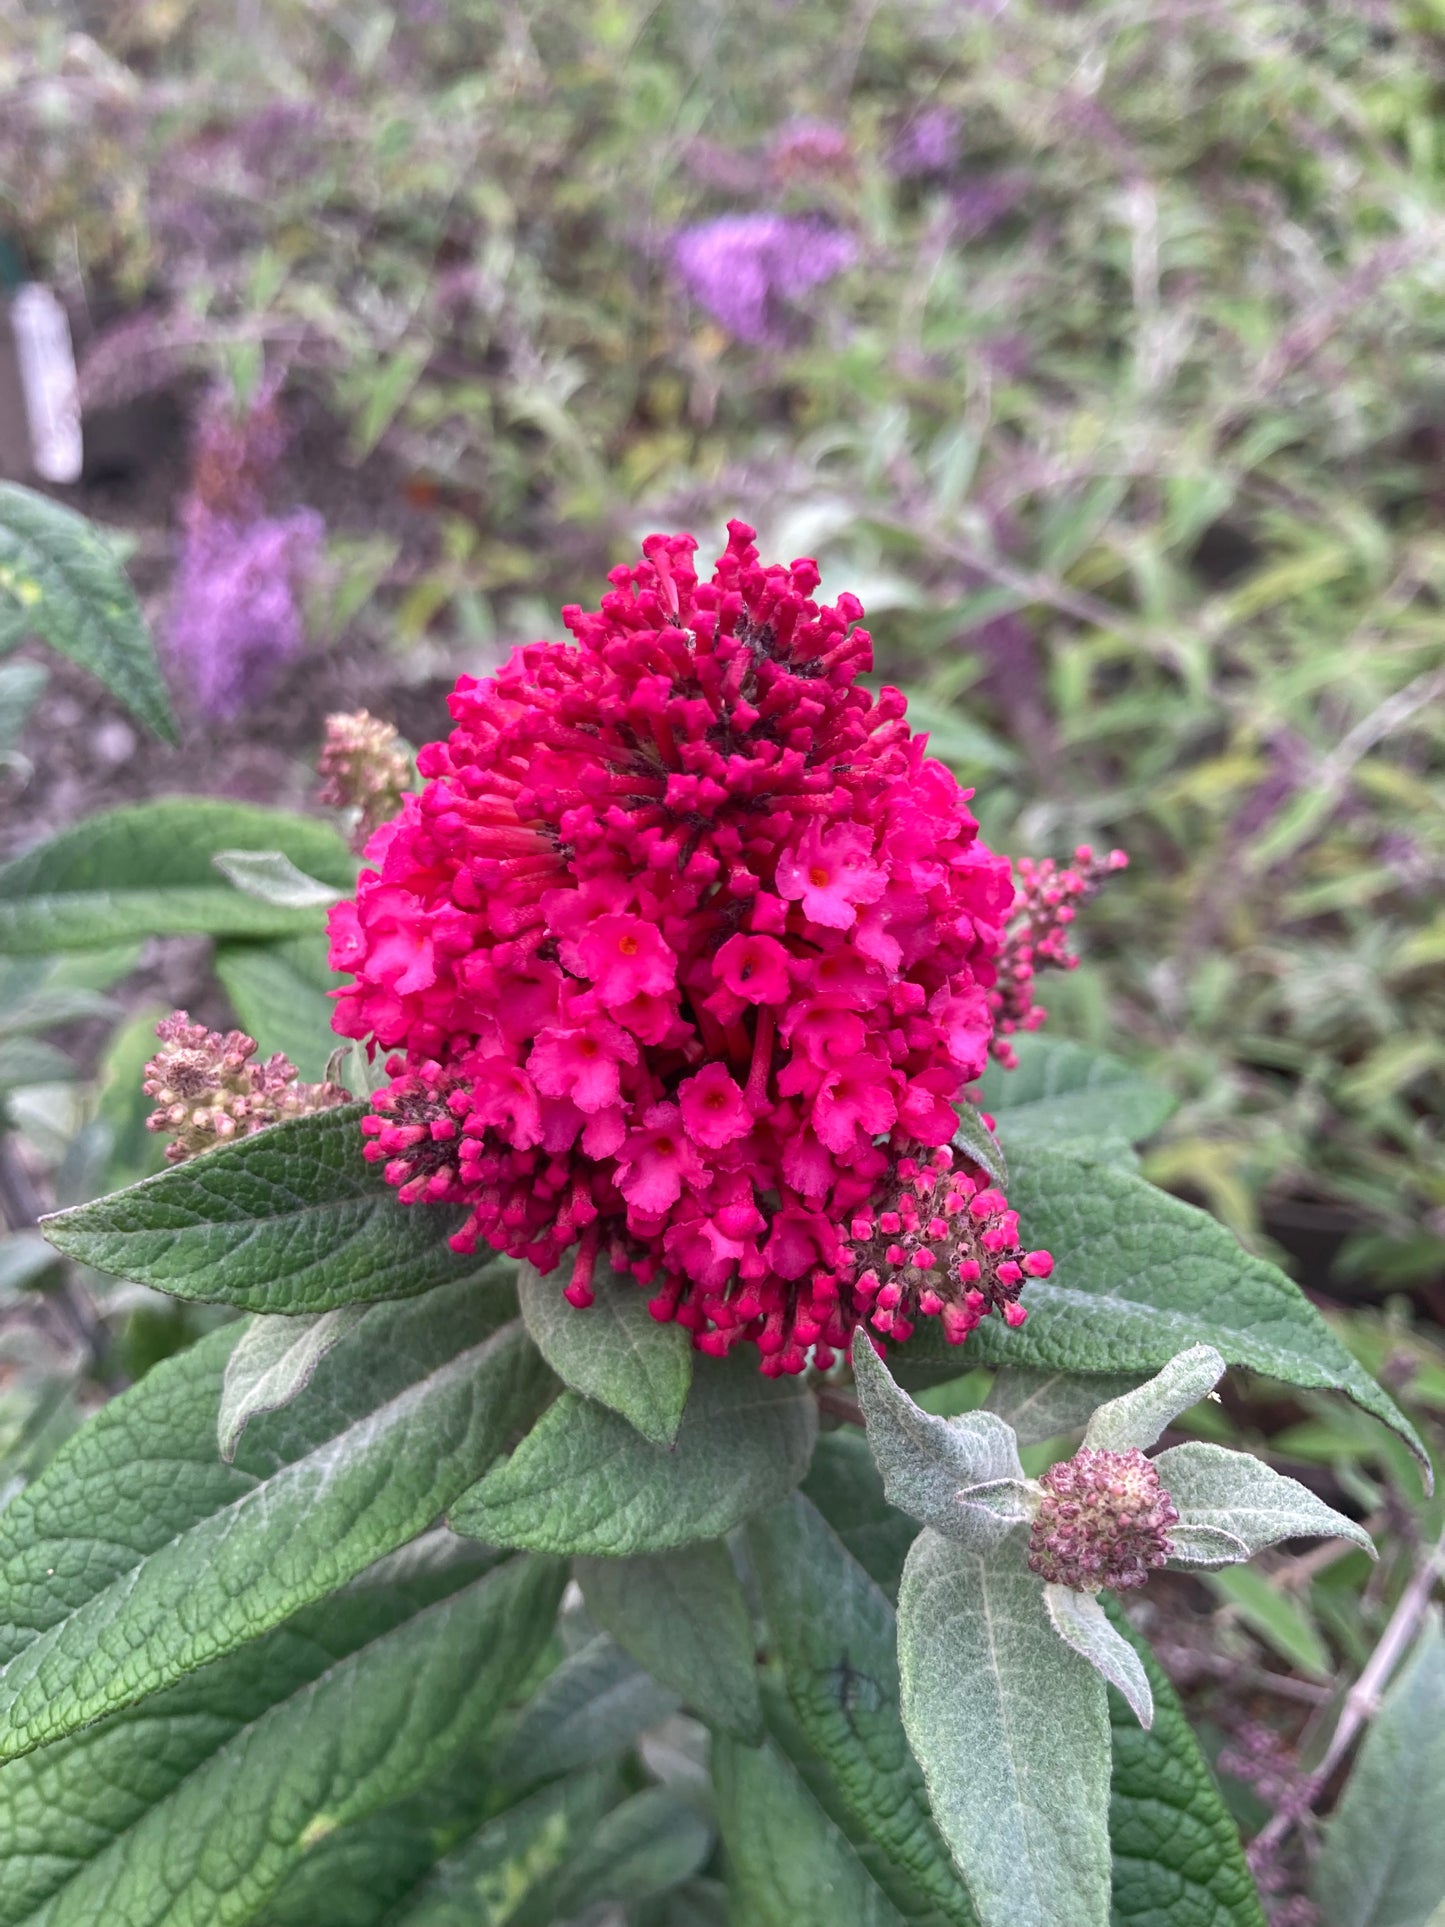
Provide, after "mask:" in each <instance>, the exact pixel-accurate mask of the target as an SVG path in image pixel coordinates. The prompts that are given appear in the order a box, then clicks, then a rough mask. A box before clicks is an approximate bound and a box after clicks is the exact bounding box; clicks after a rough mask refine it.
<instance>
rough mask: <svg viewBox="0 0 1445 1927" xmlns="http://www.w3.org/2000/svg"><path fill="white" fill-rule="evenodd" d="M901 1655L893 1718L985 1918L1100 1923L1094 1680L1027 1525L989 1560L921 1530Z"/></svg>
mask: <svg viewBox="0 0 1445 1927" xmlns="http://www.w3.org/2000/svg"><path fill="white" fill-rule="evenodd" d="M898 1660H899V1668H900V1672H901V1674H902V1684H903V1720H904V1725H905V1727H906V1728H907V1731H908V1737H909V1740H910V1741H911V1742H912V1746H913V1751H914V1753H915V1755H916V1756H917V1758H918V1762H919V1764H920V1765H921V1766H922V1768H923V1773H924V1778H925V1779H926V1781H927V1783H928V1792H929V1798H930V1800H931V1802H932V1805H933V1812H934V1817H935V1819H936V1820H937V1821H938V1825H939V1828H940V1830H941V1831H942V1833H943V1836H944V1838H945V1839H946V1840H947V1841H948V1844H949V1846H950V1848H951V1849H952V1852H953V1856H954V1859H955V1860H956V1861H957V1862H958V1865H959V1868H960V1870H961V1872H962V1873H963V1876H964V1879H965V1880H966V1881H967V1883H968V1889H969V1893H970V1894H971V1895H972V1897H973V1904H974V1908H975V1910H976V1911H977V1914H978V1917H979V1920H980V1922H981V1923H982V1927H1019V1923H1020V1922H1022V1921H1037V1922H1040V1923H1042V1922H1047V1923H1048V1927H1106V1923H1107V1922H1108V1919H1109V1838H1108V1809H1109V1723H1108V1712H1107V1705H1106V1700H1105V1689H1104V1682H1103V1680H1102V1679H1101V1678H1100V1677H1099V1675H1098V1674H1097V1673H1096V1672H1095V1671H1094V1669H1093V1667H1092V1666H1090V1665H1089V1664H1088V1662H1087V1661H1086V1660H1084V1659H1081V1658H1080V1656H1079V1655H1078V1654H1077V1653H1075V1652H1073V1651H1071V1650H1070V1648H1069V1647H1068V1646H1066V1645H1065V1644H1064V1642H1063V1640H1061V1639H1060V1638H1059V1635H1058V1633H1057V1632H1056V1631H1055V1629H1054V1626H1053V1624H1052V1622H1051V1621H1050V1618H1049V1615H1048V1611H1047V1608H1046V1607H1045V1605H1044V1600H1043V1588H1042V1587H1041V1586H1040V1584H1039V1582H1038V1580H1037V1579H1036V1578H1035V1577H1034V1575H1033V1574H1032V1573H1031V1572H1030V1571H1029V1570H1028V1567H1027V1565H1026V1564H1025V1562H1024V1546H1023V1535H1022V1534H1020V1533H1012V1534H1010V1535H1009V1537H1008V1538H1007V1539H1005V1540H1003V1541H1002V1542H1001V1543H1000V1544H999V1545H997V1546H995V1547H993V1548H992V1549H991V1550H989V1551H988V1552H987V1553H979V1552H976V1551H973V1550H971V1549H970V1548H968V1547H967V1546H963V1545H960V1544H958V1543H957V1542H955V1541H953V1540H951V1539H946V1538H944V1537H943V1536H942V1535H941V1534H940V1533H937V1532H932V1531H925V1532H923V1533H922V1534H921V1535H920V1536H919V1539H918V1542H917V1544H916V1545H915V1546H914V1548H913V1550H912V1552H911V1553H910V1554H909V1555H908V1564H907V1566H906V1567H905V1569H904V1574H903V1585H902V1588H901V1590H900V1592H899V1598H898ZM980 1761H987V1763H988V1768H987V1771H985V1772H980V1771H979V1770H978V1766H979V1762H980Z"/></svg>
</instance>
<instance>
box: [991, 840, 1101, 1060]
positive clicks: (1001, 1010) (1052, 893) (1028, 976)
mask: <svg viewBox="0 0 1445 1927" xmlns="http://www.w3.org/2000/svg"><path fill="white" fill-rule="evenodd" d="M1128 865H1129V859H1128V857H1127V856H1126V855H1125V853H1124V851H1123V850H1110V851H1109V853H1108V855H1107V856H1097V855H1095V853H1094V851H1093V850H1092V849H1091V848H1090V847H1089V845H1088V844H1087V843H1081V844H1080V845H1079V847H1078V849H1077V850H1075V852H1074V860H1073V863H1072V864H1071V865H1069V867H1068V868H1067V869H1060V867H1059V866H1058V864H1056V863H1055V862H1054V860H1053V858H1052V857H1045V858H1044V859H1043V861H1042V862H1039V863H1035V862H1034V861H1033V860H1032V859H1031V858H1029V857H1026V856H1025V857H1020V858H1019V860H1018V862H1017V864H1016V865H1015V872H1016V878H1017V884H1018V894H1017V896H1016V897H1015V898H1014V905H1013V914H1012V916H1011V917H1010V919H1009V926H1008V931H1007V934H1006V937H1005V940H1004V947H1003V954H1002V956H1001V957H1000V958H999V965H998V982H997V984H996V985H995V986H994V989H993V992H992V994H991V996H990V999H989V1002H990V1005H991V1007H992V1009H993V1013H994V1023H995V1025H996V1027H997V1030H998V1033H999V1035H998V1039H997V1041H996V1042H995V1045H994V1055H995V1056H996V1057H997V1058H998V1060H999V1062H1000V1063H1002V1064H1005V1065H1011V1064H1012V1063H1013V1062H1014V1061H1015V1060H1014V1055H1013V1052H1012V1050H1011V1049H1010V1048H1009V1046H1008V1045H1007V1044H1006V1043H1004V1042H1003V1039H1004V1038H1005V1037H1007V1036H1008V1035H1009V1034H1010V1033H1011V1032H1013V1031H1019V1030H1037V1029H1038V1028H1039V1025H1040V1024H1042V1023H1043V1022H1044V1020H1045V1018H1046V1017H1047V1016H1048V1012H1047V1011H1046V1010H1045V1009H1044V1007H1043V1005H1042V1004H1036V1003H1035V1002H1034V976H1035V973H1036V972H1038V971H1040V970H1077V968H1078V965H1079V959H1078V958H1077V956H1075V955H1074V953H1073V952H1072V951H1071V950H1070V949H1069V935H1070V930H1069V926H1070V924H1072V922H1073V921H1074V917H1075V916H1076V914H1077V912H1078V906H1079V905H1080V904H1081V903H1083V902H1085V901H1086V900H1087V899H1088V898H1089V897H1091V896H1093V895H1094V893H1095V892H1096V891H1097V890H1098V889H1099V888H1100V886H1101V885H1102V884H1103V883H1104V881H1105V880H1106V879H1107V878H1108V877H1109V876H1111V875H1112V874H1113V873H1114V871H1116V870H1124V869H1127V868H1128Z"/></svg>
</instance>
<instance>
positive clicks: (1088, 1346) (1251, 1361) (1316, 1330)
mask: <svg viewBox="0 0 1445 1927" xmlns="http://www.w3.org/2000/svg"><path fill="white" fill-rule="evenodd" d="M1009 1202H1010V1204H1011V1205H1013V1207H1014V1208H1015V1209H1016V1210H1017V1212H1018V1213H1019V1216H1020V1218H1021V1219H1022V1221H1023V1230H1024V1234H1025V1237H1026V1239H1027V1241H1028V1242H1029V1243H1030V1244H1038V1245H1043V1246H1045V1247H1046V1248H1047V1249H1048V1250H1050V1251H1051V1252H1052V1253H1053V1255H1054V1271H1053V1274H1052V1276H1051V1277H1048V1278H1033V1279H1030V1280H1029V1281H1028V1284H1027V1286H1026V1287H1025V1290H1024V1296H1023V1302H1024V1304H1025V1305H1026V1306H1027V1307H1028V1313H1029V1316H1028V1322H1027V1323H1026V1324H1025V1325H1022V1326H1020V1328H1019V1329H1018V1330H1017V1331H1010V1330H1009V1329H1008V1328H1007V1326H1005V1325H1004V1323H1003V1321H1002V1320H1001V1319H998V1318H986V1319H985V1320H984V1322H983V1323H982V1324H981V1325H980V1326H979V1328H978V1330H977V1331H975V1332H974V1333H973V1335H972V1336H971V1337H970V1339H969V1341H968V1344H969V1349H970V1350H971V1351H972V1352H973V1362H974V1363H980V1364H996V1365H1029V1366H1034V1367H1048V1368H1051V1369H1054V1370H1062V1371H1067V1372H1139V1371H1157V1370H1159V1368H1160V1367H1161V1366H1163V1365H1166V1364H1167V1363H1168V1362H1169V1360H1170V1359H1172V1358H1173V1357H1174V1356H1175V1354H1176V1353H1178V1352H1182V1351H1183V1350H1184V1349H1185V1348H1186V1347H1187V1346H1191V1345H1201V1344H1202V1345H1212V1346H1213V1347H1214V1348H1215V1350H1216V1351H1218V1352H1220V1353H1222V1354H1223V1356H1224V1358H1225V1360H1226V1361H1227V1363H1229V1364H1231V1365H1245V1366H1248V1367H1249V1368H1250V1369H1251V1370H1253V1371H1256V1372H1263V1373H1264V1374H1266V1375H1267V1376H1268V1377H1270V1378H1277V1379H1282V1380H1283V1381H1284V1382H1285V1383H1286V1384H1287V1385H1300V1386H1306V1387H1309V1388H1311V1389H1331V1390H1335V1391H1342V1392H1345V1393H1347V1394H1348V1395H1349V1397H1350V1398H1352V1399H1353V1400H1354V1401H1355V1403H1356V1404H1357V1405H1360V1406H1362V1407H1363V1408H1364V1409H1365V1411H1367V1412H1372V1413H1373V1414H1374V1415H1375V1417H1376V1418H1380V1419H1383V1420H1384V1421H1385V1423H1386V1424H1387V1425H1390V1426H1393V1428H1394V1429H1395V1431H1397V1432H1398V1433H1399V1434H1400V1436H1401V1437H1402V1438H1403V1439H1404V1440H1405V1441H1406V1443H1407V1444H1408V1445H1409V1446H1410V1448H1411V1449H1412V1451H1414V1452H1415V1453H1416V1454H1417V1455H1418V1456H1419V1457H1420V1460H1421V1463H1422V1465H1423V1464H1425V1463H1426V1461H1425V1455H1424V1448H1423V1446H1422V1445H1421V1443H1420V1440H1419V1437H1418V1435H1417V1434H1416V1432H1415V1429H1414V1427H1413V1426H1412V1425H1411V1424H1410V1421H1409V1420H1408V1419H1407V1418H1405V1417H1404V1415H1403V1414H1402V1413H1401V1412H1400V1411H1399V1409H1398V1408H1397V1407H1396V1405H1395V1404H1394V1402H1393V1401H1392V1400H1391V1399H1390V1398H1388V1397H1387V1396H1386V1394H1385V1393H1384V1392H1383V1391H1381V1389H1380V1387H1379V1386H1378V1385H1377V1384H1376V1383H1375V1382H1374V1380H1373V1379H1372V1378H1370V1377H1369V1375H1368V1374H1367V1373H1366V1372H1365V1371H1363V1370H1362V1369H1361V1367H1360V1366H1359V1365H1358V1364H1357V1363H1356V1362H1355V1360H1354V1359H1353V1358H1352V1357H1351V1355H1350V1354H1349V1352H1348V1351H1346V1349H1345V1347H1344V1346H1343V1345H1342V1344H1341V1343H1340V1341H1339V1339H1337V1338H1336V1337H1335V1335H1334V1333H1333V1332H1332V1331H1331V1330H1330V1328H1329V1326H1328V1325H1326V1323H1325V1322H1324V1320H1323V1319H1322V1318H1321V1317H1320V1315H1319V1313H1318V1312H1317V1311H1316V1310H1315V1308H1314V1306H1313V1305H1311V1304H1310V1302H1309V1300H1308V1299H1307V1298H1306V1297H1305V1295H1304V1293H1303V1292H1302V1291H1301V1290H1300V1289H1299V1287H1298V1285H1296V1284H1294V1283H1292V1282H1291V1280H1290V1279H1288V1278H1286V1277H1285V1275H1284V1273H1283V1272H1282V1271H1280V1270H1279V1269H1278V1268H1277V1267H1276V1266H1274V1265H1271V1264H1267V1263H1266V1262H1265V1261H1264V1259H1262V1258H1252V1257H1250V1256H1249V1254H1248V1253H1247V1252H1245V1251H1242V1250H1241V1249H1240V1247H1239V1245H1238V1243H1237V1242H1236V1240H1235V1239H1234V1238H1233V1237H1232V1236H1231V1235H1230V1233H1229V1232H1228V1231H1226V1230H1225V1228H1224V1226H1223V1225H1221V1224H1218V1223H1216V1221H1215V1220H1214V1219H1213V1218H1211V1217H1210V1216H1209V1215H1208V1214H1207V1213H1206V1212H1203V1211H1197V1210H1195V1208H1194V1207H1193V1206H1192V1205H1188V1204H1183V1203H1181V1201H1180V1200H1179V1199H1178V1198H1172V1197H1170V1196H1168V1195H1167V1193H1165V1192H1163V1191H1159V1190H1156V1189H1155V1187H1154V1186H1153V1185H1151V1184H1147V1183H1145V1181H1144V1180H1143V1179H1142V1178H1139V1177H1135V1176H1133V1175H1132V1174H1131V1173H1129V1172H1127V1171H1118V1170H1115V1169H1113V1168H1111V1167H1110V1166H1108V1165H1103V1164H1098V1163H1095V1162H1094V1161H1093V1160H1091V1159H1089V1158H1087V1157H1083V1156H1079V1155H1076V1154H1075V1153H1073V1152H1071V1151H1059V1150H1044V1149H1035V1150H1030V1152H1029V1153H1028V1155H1027V1157H1021V1158H1019V1159H1018V1161H1017V1163H1016V1164H1015V1167H1014V1170H1013V1175H1012V1179H1011V1181H1010V1184H1009ZM916 1343H917V1341H916V1340H910V1346H911V1345H913V1344H916ZM903 1355H904V1356H906V1355H907V1348H905V1351H904V1354H903Z"/></svg>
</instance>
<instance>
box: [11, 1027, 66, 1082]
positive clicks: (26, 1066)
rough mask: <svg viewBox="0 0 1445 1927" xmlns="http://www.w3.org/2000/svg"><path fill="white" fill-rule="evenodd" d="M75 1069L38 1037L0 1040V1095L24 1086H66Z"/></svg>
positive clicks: (61, 1052) (63, 1054) (62, 1054)
mask: <svg viewBox="0 0 1445 1927" xmlns="http://www.w3.org/2000/svg"><path fill="white" fill-rule="evenodd" d="M74 1076H75V1066H74V1064H72V1063H71V1061H70V1059H69V1058H68V1057H67V1056H66V1054H65V1052H64V1051H63V1050H57V1049H56V1048H55V1046H54V1044H47V1043H46V1042H45V1040H44V1038H42V1037H3V1038H0V1095H3V1094H4V1093H5V1092H6V1091H18V1090H20V1089H22V1088H23V1087H24V1086H25V1085H26V1084H68V1083H69V1082H70V1080H71V1079H72V1078H73V1077H74Z"/></svg>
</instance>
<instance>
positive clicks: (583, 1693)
mask: <svg viewBox="0 0 1445 1927" xmlns="http://www.w3.org/2000/svg"><path fill="white" fill-rule="evenodd" d="M676 1709H677V1699H676V1696H675V1695H674V1694H672V1693H670V1692H668V1691H667V1689H666V1688H665V1687H663V1686H660V1685H659V1684H658V1682H657V1681H656V1680H655V1679H654V1678H653V1677H652V1675H651V1674H650V1673H648V1672H645V1671H644V1670H643V1668H642V1667H641V1666H639V1665H638V1664H637V1662H636V1660H635V1659H633V1658H632V1656H631V1654H629V1653H626V1652H624V1651H623V1649H622V1648H621V1647H620V1646H619V1645H618V1644H617V1643H616V1641H615V1640H612V1639H609V1638H608V1636H607V1634H606V1633H598V1634H597V1635H596V1637H595V1638H593V1639H589V1640H588V1641H587V1643H586V1645H585V1646H581V1647H579V1648H578V1650H577V1651H576V1652H575V1653H572V1654H569V1656H568V1657H567V1658H566V1659H564V1660H563V1661H562V1663H561V1665H560V1666H558V1667H556V1668H555V1669H554V1670H553V1671H552V1672H550V1673H549V1674H548V1675H547V1677H546V1679H545V1680H544V1681H543V1682H542V1685H541V1686H540V1688H539V1689H538V1691H537V1692H536V1694H535V1695H534V1696H533V1698H532V1699H531V1700H530V1701H529V1702H528V1703H527V1705H526V1707H524V1709H523V1711H522V1713H521V1716H520V1718H519V1719H518V1721H517V1723H516V1726H515V1727H514V1728H513V1731H512V1733H511V1735H510V1737H509V1738H508V1740H507V1744H506V1746H505V1748H504V1749H503V1751H502V1753H501V1756H500V1757H499V1758H498V1760H497V1765H496V1771H497V1775H498V1777H499V1778H500V1779H503V1780H512V1781H515V1782H517V1783H518V1784H526V1783H528V1782H531V1781H535V1780H547V1779H551V1778H552V1776H553V1775H554V1774H558V1773H570V1772H571V1771H572V1769H573V1768H574V1767H579V1766H592V1765H594V1764H595V1763H596V1762H597V1761H598V1760H605V1759H608V1758H609V1757H610V1756H611V1755H612V1754H614V1753H620V1752H621V1751H622V1749H623V1748H624V1747H627V1746H631V1744H632V1742H633V1741H634V1740H635V1739H636V1738H637V1736H638V1734H639V1733H642V1732H645V1731H646V1729H647V1728H648V1727H649V1726H656V1724H657V1722H658V1721H659V1720H665V1719H666V1718H667V1716H668V1714H669V1713H672V1712H675V1711H676Z"/></svg>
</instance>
